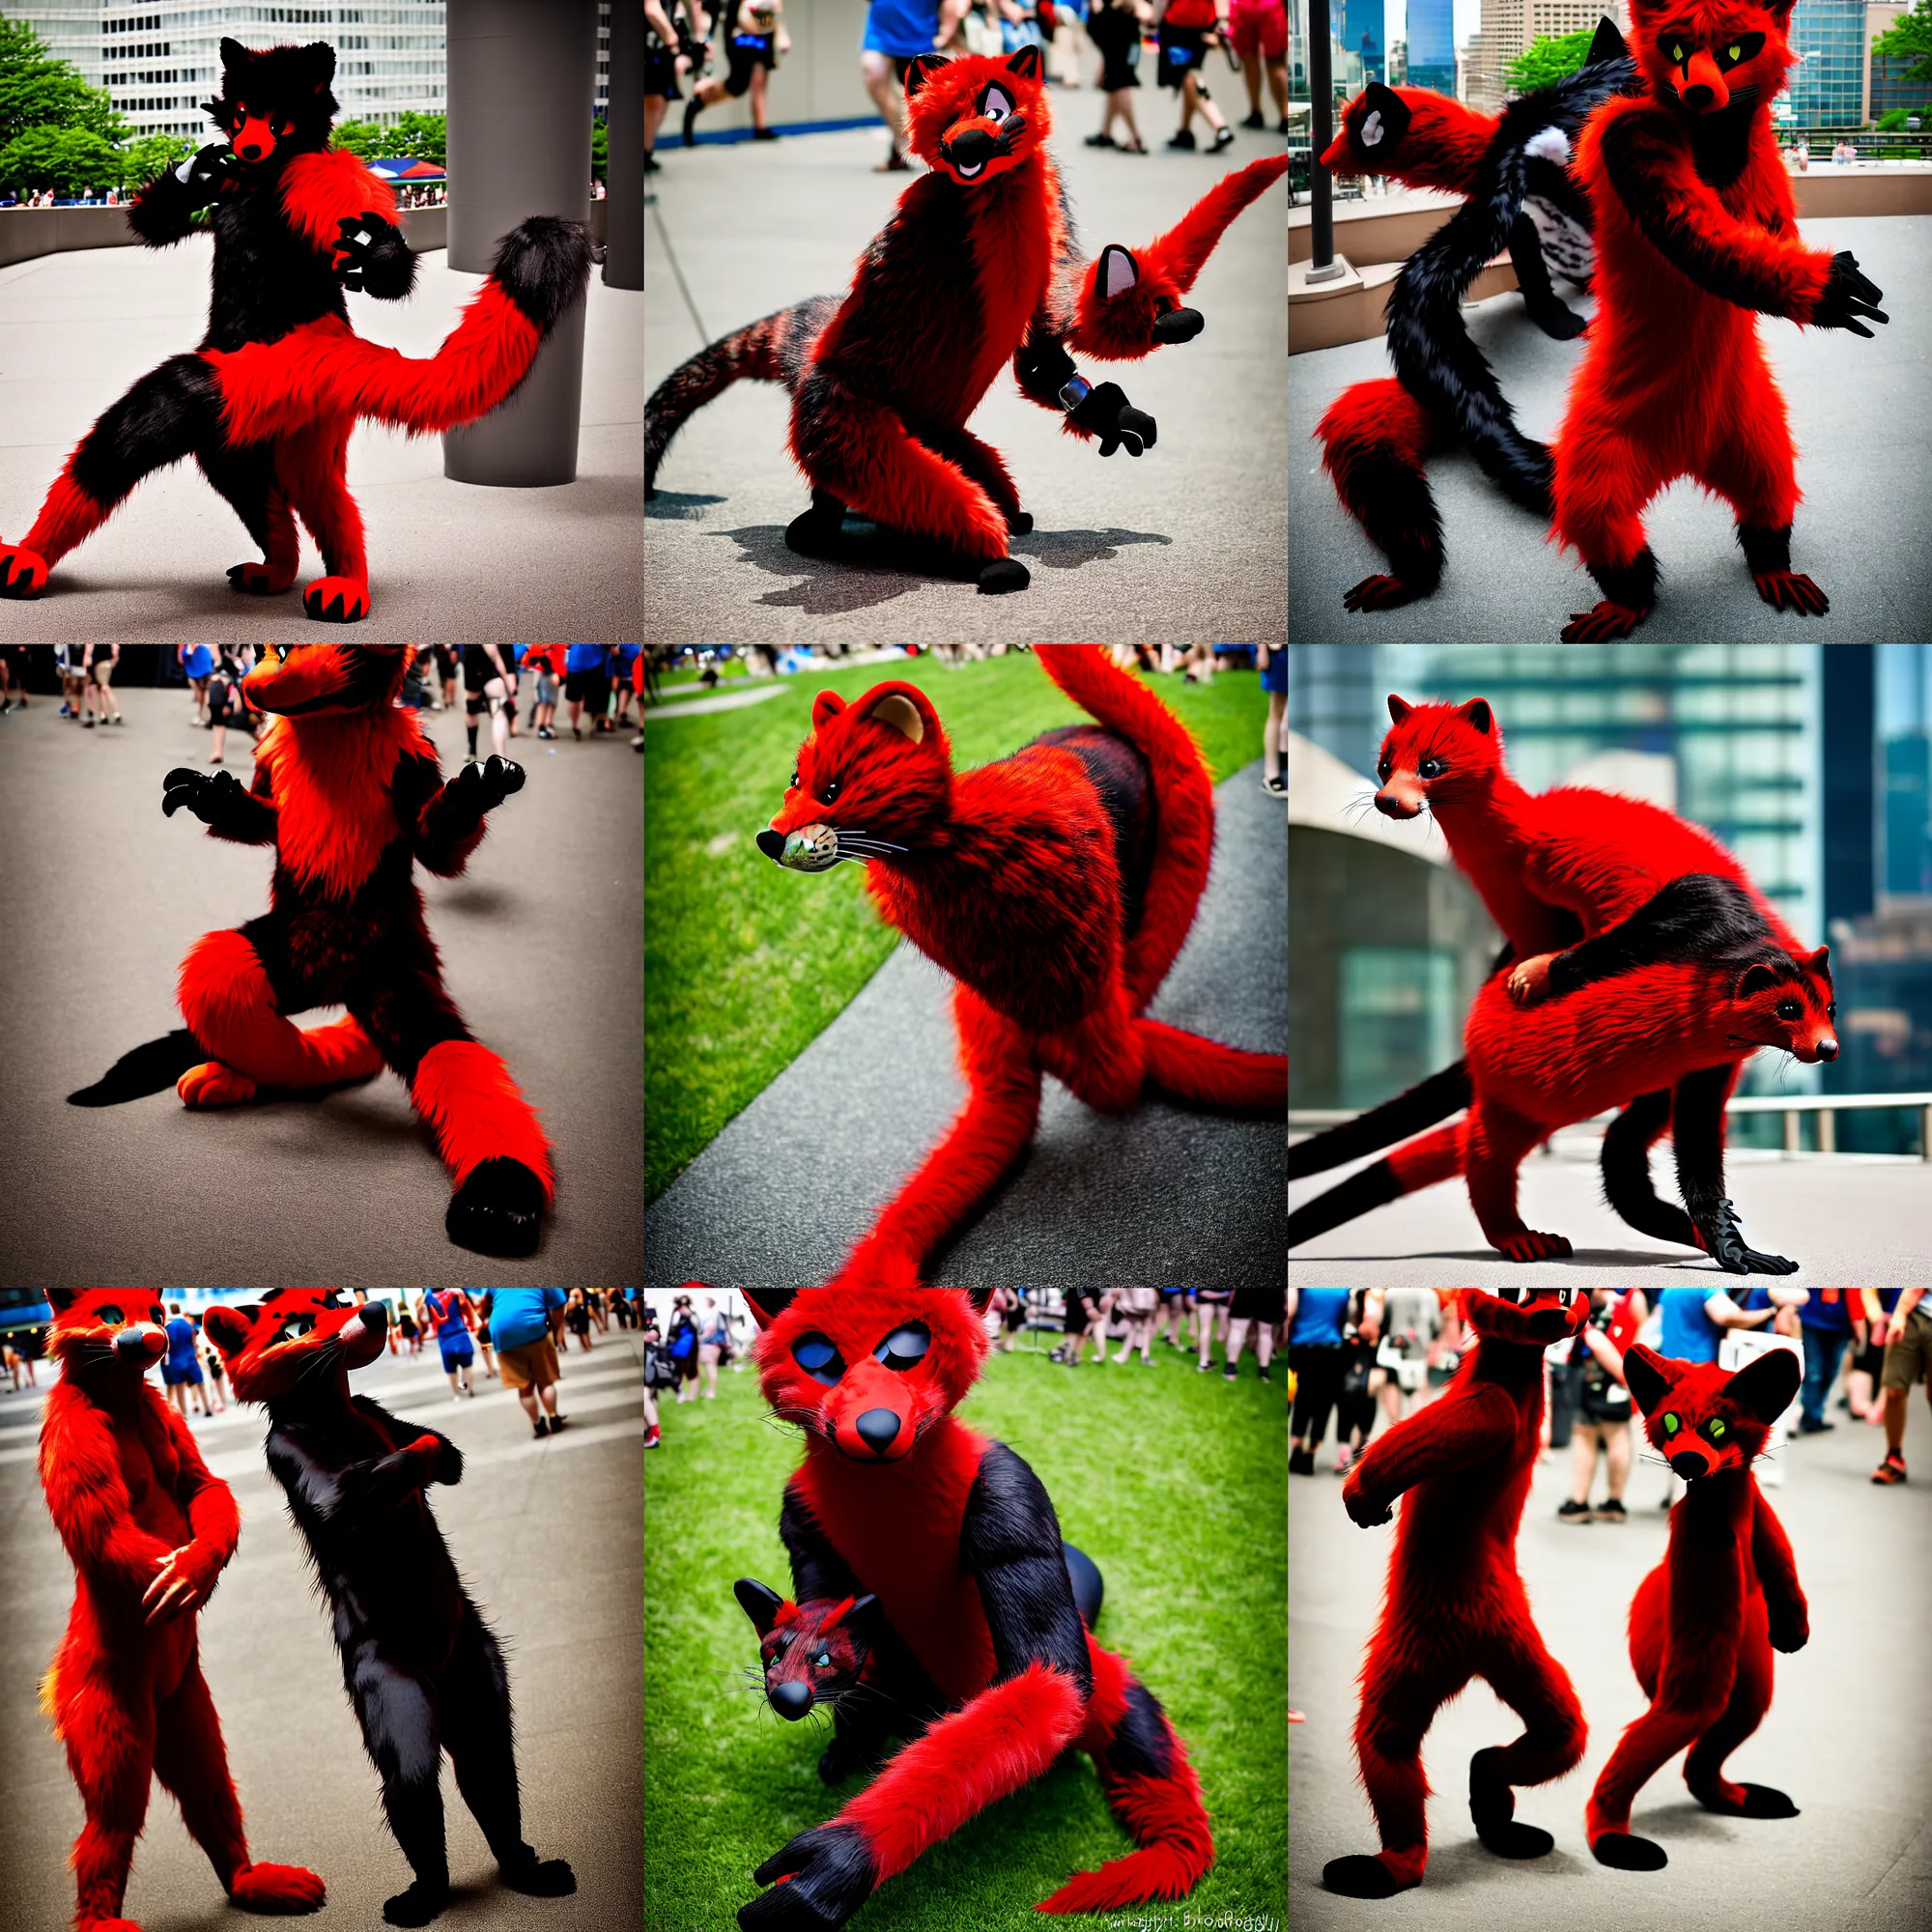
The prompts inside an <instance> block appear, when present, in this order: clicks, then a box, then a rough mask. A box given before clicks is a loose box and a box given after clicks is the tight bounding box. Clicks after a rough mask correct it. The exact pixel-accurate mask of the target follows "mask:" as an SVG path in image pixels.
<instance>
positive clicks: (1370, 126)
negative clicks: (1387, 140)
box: [1358, 107, 1382, 148]
mask: <svg viewBox="0 0 1932 1932" xmlns="http://www.w3.org/2000/svg"><path fill="white" fill-rule="evenodd" d="M1358 131H1359V133H1360V135H1361V137H1362V146H1363V147H1365V148H1378V147H1380V146H1381V140H1382V114H1381V109H1380V108H1379V107H1378V108H1375V109H1373V110H1372V111H1371V112H1370V114H1369V115H1368V117H1367V118H1366V119H1365V120H1364V121H1363V123H1362V125H1361V128H1359V130H1358Z"/></svg>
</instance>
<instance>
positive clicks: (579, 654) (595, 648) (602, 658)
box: [563, 644, 611, 670]
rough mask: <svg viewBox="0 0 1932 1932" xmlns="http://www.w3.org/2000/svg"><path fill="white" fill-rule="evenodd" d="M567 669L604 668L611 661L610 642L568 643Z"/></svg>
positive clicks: (565, 661) (565, 654) (566, 647)
mask: <svg viewBox="0 0 1932 1932" xmlns="http://www.w3.org/2000/svg"><path fill="white" fill-rule="evenodd" d="M563 648H564V659H563V668H564V669H565V670H602V669H603V668H604V667H605V666H606V665H607V664H609V663H610V661H611V656H610V653H611V646H610V645H609V644H566V645H565V646H564V647H563Z"/></svg>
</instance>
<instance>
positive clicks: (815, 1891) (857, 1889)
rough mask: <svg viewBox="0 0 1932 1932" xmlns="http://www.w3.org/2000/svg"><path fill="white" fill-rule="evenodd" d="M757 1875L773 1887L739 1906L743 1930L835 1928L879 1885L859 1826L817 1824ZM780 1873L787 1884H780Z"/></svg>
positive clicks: (755, 1874)
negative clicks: (748, 1902) (747, 1903)
mask: <svg viewBox="0 0 1932 1932" xmlns="http://www.w3.org/2000/svg"><path fill="white" fill-rule="evenodd" d="M794 1873H796V1874H797V1876H795V1877H793V1876H791V1875H792V1874H794ZM752 1876H753V1879H755V1880H756V1881H757V1883H758V1884H759V1885H762V1886H768V1887H770V1889H769V1890H767V1891H761V1892H760V1893H759V1894H758V1895H757V1897H756V1898H754V1899H753V1900H752V1902H751V1903H750V1904H749V1905H743V1906H740V1907H739V1909H738V1923H739V1925H740V1926H742V1927H743V1928H744V1932H831V1928H833V1927H836V1926H839V1925H843V1924H844V1922H845V1921H846V1919H848V1918H851V1916H852V1915H853V1913H855V1912H856V1911H858V1909H859V1908H860V1906H862V1905H863V1904H865V1902H866V1900H867V1899H868V1898H869V1897H871V1895H872V1893H873V1891H874V1890H875V1889H877V1886H878V1868H877V1867H876V1866H875V1865H874V1864H873V1863H872V1855H871V1853H870V1852H868V1851H867V1849H866V1837H865V1833H862V1832H861V1831H860V1830H859V1828H858V1827H857V1826H856V1825H838V1824H832V1825H814V1826H813V1827H812V1828H811V1830H810V1831H809V1832H801V1833H799V1834H798V1836H797V1837H795V1838H794V1839H792V1841H791V1842H790V1844H788V1845H786V1846H785V1847H784V1849H783V1850H782V1851H780V1852H775V1853H773V1855H772V1856H771V1857H770V1858H768V1859H767V1860H766V1861H764V1863H763V1864H761V1865H760V1866H759V1867H758V1868H757V1870H756V1871H754V1872H753V1874H752ZM781 1878H783V1879H786V1880H787V1883H785V1884H784V1885H780V1884H779V1883H778V1882H777V1881H778V1880H780V1879H781Z"/></svg>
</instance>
